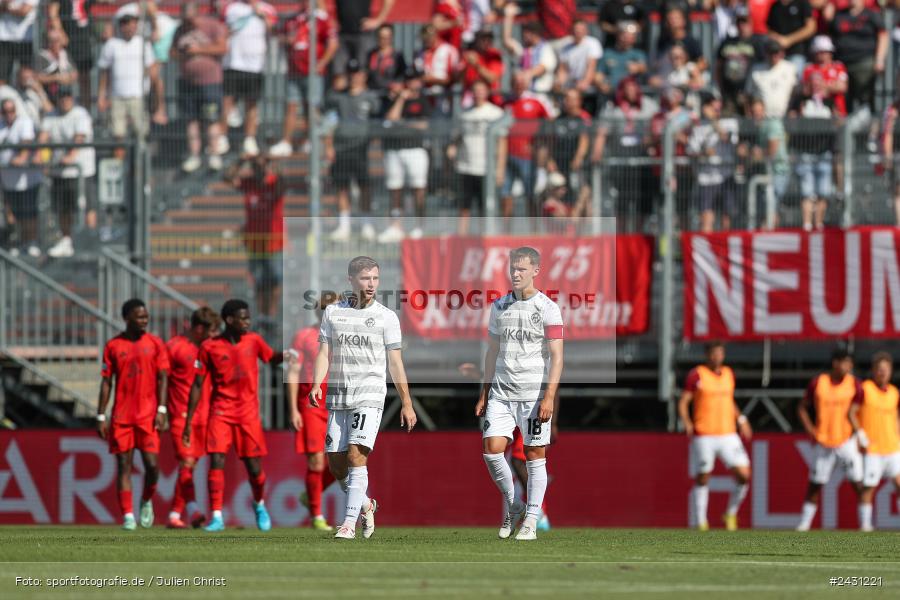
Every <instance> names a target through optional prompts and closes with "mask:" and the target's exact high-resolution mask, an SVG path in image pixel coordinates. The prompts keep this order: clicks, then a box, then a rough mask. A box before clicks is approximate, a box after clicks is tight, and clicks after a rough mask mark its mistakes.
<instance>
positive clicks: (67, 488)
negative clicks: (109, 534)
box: [59, 436, 116, 523]
mask: <svg viewBox="0 0 900 600" xmlns="http://www.w3.org/2000/svg"><path fill="white" fill-rule="evenodd" d="M59 450H60V452H65V453H69V456H67V457H66V459H65V460H64V461H63V462H62V464H61V465H60V467H59V522H60V523H74V522H75V499H76V498H77V499H78V500H79V501H81V503H82V504H83V505H84V507H85V508H87V510H88V512H89V513H91V516H93V517H94V519H96V520H97V522H98V523H112V522H113V520H114V519H113V516H112V515H111V514H110V513H109V511H108V510H106V507H105V506H104V505H103V502H101V501H100V499H98V498H97V494H98V493H100V492H102V491H103V490H105V489H106V488H108V487H109V486H110V485H111V484H112V482H113V476H114V475H115V470H116V465H115V458H114V457H113V456H112V455H111V454H110V453H109V446H108V445H107V443H106V442H104V441H103V440H100V439H96V438H88V437H74V436H73V437H62V438H60V439H59ZM82 453H84V454H93V455H94V456H96V458H97V461H98V462H99V463H100V470H99V471H98V472H97V474H96V475H94V476H93V477H92V478H90V479H77V478H76V476H75V463H76V462H77V456H78V454H82Z"/></svg>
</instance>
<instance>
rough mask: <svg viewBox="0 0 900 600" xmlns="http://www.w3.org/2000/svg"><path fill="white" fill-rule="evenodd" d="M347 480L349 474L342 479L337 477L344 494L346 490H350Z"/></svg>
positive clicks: (348, 479)
mask: <svg viewBox="0 0 900 600" xmlns="http://www.w3.org/2000/svg"><path fill="white" fill-rule="evenodd" d="M349 481H350V476H349V475H347V476H346V477H344V478H343V479H338V483H339V484H341V489H342V490H344V493H345V494H346V493H347V492H349V491H350V483H349Z"/></svg>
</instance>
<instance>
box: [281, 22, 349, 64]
mask: <svg viewBox="0 0 900 600" xmlns="http://www.w3.org/2000/svg"><path fill="white" fill-rule="evenodd" d="M284 30H285V33H286V35H287V38H288V39H289V40H290V45H289V46H288V65H289V71H290V73H291V74H292V75H309V38H310V34H309V15H307V14H306V13H300V14H298V15H296V16H295V17H293V18H292V19H290V20H289V21H288V22H287V23H285V24H284ZM336 38H337V30H336V29H335V27H334V25H333V24H332V23H331V20H330V19H329V18H328V12H327V11H324V10H317V11H316V60H317V61H320V60H322V57H323V56H325V48H327V47H328V43H329V42H330V41H331V40H333V39H336Z"/></svg>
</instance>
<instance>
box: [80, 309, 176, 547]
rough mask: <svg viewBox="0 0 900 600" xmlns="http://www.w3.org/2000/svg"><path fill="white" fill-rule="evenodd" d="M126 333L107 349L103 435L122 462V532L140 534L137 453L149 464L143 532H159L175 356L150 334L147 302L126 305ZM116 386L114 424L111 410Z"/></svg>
mask: <svg viewBox="0 0 900 600" xmlns="http://www.w3.org/2000/svg"><path fill="white" fill-rule="evenodd" d="M122 318H123V319H125V331H123V332H122V333H120V334H119V335H117V336H116V337H114V338H112V339H111V340H109V341H108V342H106V346H105V347H104V348H103V366H102V372H101V375H102V380H101V382H100V398H99V405H98V407H97V432H98V433H99V434H100V437H101V438H103V439H104V440H107V441H108V442H109V451H110V452H111V453H112V454H114V455H115V456H116V463H117V466H118V478H117V479H116V489H117V490H118V492H119V508H121V510H122V515H123V521H122V528H123V529H125V530H127V531H134V530H135V529H137V523H136V522H135V519H134V501H133V499H132V495H131V467H132V460H133V458H134V450H135V448H137V449H138V450H139V451H140V453H141V459H142V460H143V462H144V490H143V493H142V494H141V512H140V519H141V527H152V526H153V502H152V499H153V494H154V493H155V492H156V482H157V480H158V479H159V466H158V458H159V433H158V431H159V430H163V431H164V430H165V429H166V427H167V420H166V413H167V410H168V409H167V408H166V401H167V391H166V388H167V381H168V370H169V353H168V352H167V351H166V346H165V344H163V341H162V340H161V339H159V338H158V337H156V336H155V335H153V334H152V333H148V332H147V325H148V323H149V322H150V313H149V312H148V311H147V306H146V305H145V304H144V302H143V301H142V300H139V299H137V298H132V299H131V300H128V301H127V302H125V304H123V305H122ZM114 381H115V387H116V396H115V402H114V403H113V409H112V418H111V419H110V420H109V421H107V416H106V408H107V406H108V405H109V397H110V394H111V392H112V387H113V382H114Z"/></svg>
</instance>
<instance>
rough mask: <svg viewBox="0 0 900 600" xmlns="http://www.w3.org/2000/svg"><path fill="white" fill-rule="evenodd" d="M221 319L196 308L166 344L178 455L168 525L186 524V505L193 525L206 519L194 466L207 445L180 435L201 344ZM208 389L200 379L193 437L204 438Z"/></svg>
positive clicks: (207, 383) (171, 420)
mask: <svg viewBox="0 0 900 600" xmlns="http://www.w3.org/2000/svg"><path fill="white" fill-rule="evenodd" d="M221 322H222V321H221V319H219V313H217V312H216V311H214V310H213V309H211V308H209V307H208V306H204V307H203V308H198V309H197V310H195V311H194V313H193V314H192V315H191V328H190V330H189V331H188V332H187V333H186V334H185V335H176V336H175V337H173V338H172V339H170V340H169V343H168V344H166V347H167V348H168V350H169V362H170V367H171V368H170V370H169V426H170V428H171V431H172V444H173V446H174V447H175V456H177V457H178V481H176V483H175V495H174V497H173V498H172V508H171V509H170V510H169V521H168V524H167V527H169V528H170V529H185V528H186V527H187V524H186V523H185V522H184V521H182V520H181V515H182V513H183V512H185V508H187V515H188V519H189V521H190V524H191V525H192V526H194V527H200V525H202V524H203V521H205V520H206V517H204V516H203V513H201V512H200V510H199V508H198V507H197V503H196V501H195V496H196V494H195V491H194V467H195V466H196V465H197V460H199V459H200V458H201V457H202V456H203V455H204V454H205V453H206V445H205V444H193V446H191V447H190V448H187V447H185V446H184V444H182V443H181V436H182V434H183V433H184V426H185V423H186V421H187V409H188V400H189V398H190V395H191V386H192V385H193V384H194V379H195V378H196V377H197V369H198V367H199V362H198V358H197V357H198V355H199V353H200V344H202V343H203V342H204V341H206V340H207V339H208V338H210V337H212V336H214V335H215V334H217V333H218V332H219V325H220V324H221ZM211 392H212V385H211V383H210V381H209V379H207V380H206V381H204V382H203V389H202V391H201V394H200V403H199V404H198V405H197V410H196V413H197V414H196V416H195V417H194V420H193V421H192V422H191V428H192V432H191V437H192V438H193V439H195V440H206V423H207V421H208V420H209V396H210V393H211Z"/></svg>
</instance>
